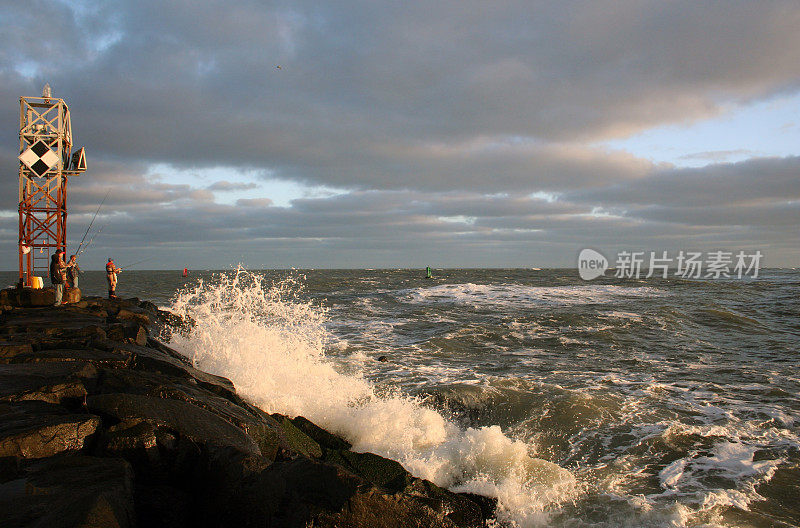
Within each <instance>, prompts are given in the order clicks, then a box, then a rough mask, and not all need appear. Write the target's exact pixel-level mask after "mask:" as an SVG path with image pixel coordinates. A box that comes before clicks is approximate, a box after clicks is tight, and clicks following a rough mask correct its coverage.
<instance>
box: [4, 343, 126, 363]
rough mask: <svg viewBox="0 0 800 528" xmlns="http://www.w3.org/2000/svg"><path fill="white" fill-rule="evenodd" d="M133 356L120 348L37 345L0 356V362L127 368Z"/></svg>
mask: <svg viewBox="0 0 800 528" xmlns="http://www.w3.org/2000/svg"><path fill="white" fill-rule="evenodd" d="M65 344H67V343H65ZM67 345H68V346H69V344H67ZM73 346H74V345H73ZM132 357H133V356H132V354H131V353H129V352H127V351H125V350H120V349H113V350H110V351H109V350H101V349H97V348H89V347H86V348H55V349H47V348H39V347H37V350H35V351H34V350H32V349H30V346H29V351H26V352H25V353H20V354H17V355H14V356H11V357H8V358H3V357H0V363H47V362H85V363H90V364H92V365H94V366H95V367H115V368H125V367H127V366H129V365H130V362H131V360H132Z"/></svg>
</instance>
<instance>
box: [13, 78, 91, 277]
mask: <svg viewBox="0 0 800 528" xmlns="http://www.w3.org/2000/svg"><path fill="white" fill-rule="evenodd" d="M19 102H20V106H19V152H20V155H19V160H20V164H19V278H20V283H21V284H22V285H23V286H31V277H34V276H37V274H38V275H39V276H42V277H43V278H44V277H46V276H47V275H48V272H49V269H48V268H49V263H50V254H51V251H55V250H57V249H64V250H65V251H66V246H67V181H68V179H69V177H70V176H77V175H79V174H80V173H81V172H83V171H84V170H86V158H85V154H84V149H83V148H81V149H79V150H78V151H77V152H75V155H72V123H71V122H70V115H69V108H68V107H67V104H66V103H65V102H64V100H63V99H56V98H52V97H51V96H50V87H49V86H48V85H46V86H45V89H44V93H43V94H42V97H20V100H19Z"/></svg>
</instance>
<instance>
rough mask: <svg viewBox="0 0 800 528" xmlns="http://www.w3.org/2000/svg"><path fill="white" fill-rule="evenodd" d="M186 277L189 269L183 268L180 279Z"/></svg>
mask: <svg viewBox="0 0 800 528" xmlns="http://www.w3.org/2000/svg"><path fill="white" fill-rule="evenodd" d="M188 276H189V268H183V275H182V277H188Z"/></svg>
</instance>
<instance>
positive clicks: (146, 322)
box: [116, 308, 150, 326]
mask: <svg viewBox="0 0 800 528" xmlns="http://www.w3.org/2000/svg"><path fill="white" fill-rule="evenodd" d="M116 318H117V320H118V321H133V322H135V323H138V324H140V325H142V326H150V316H148V315H147V314H146V313H142V312H134V311H132V310H128V309H125V308H123V309H121V310H120V311H119V312H117V315H116Z"/></svg>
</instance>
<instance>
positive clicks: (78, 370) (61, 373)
mask: <svg viewBox="0 0 800 528" xmlns="http://www.w3.org/2000/svg"><path fill="white" fill-rule="evenodd" d="M96 377H97V369H95V367H94V366H93V365H91V364H90V363H85V362H67V363H65V362H58V363H22V364H9V365H0V401H6V402H11V401H23V400H39V401H44V402H50V403H61V402H63V401H64V400H65V399H73V400H74V399H79V400H83V398H84V397H85V396H86V394H87V391H86V388H85V384H86V383H93V380H94V379H95V378H96Z"/></svg>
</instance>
